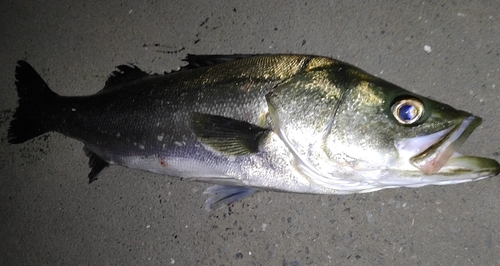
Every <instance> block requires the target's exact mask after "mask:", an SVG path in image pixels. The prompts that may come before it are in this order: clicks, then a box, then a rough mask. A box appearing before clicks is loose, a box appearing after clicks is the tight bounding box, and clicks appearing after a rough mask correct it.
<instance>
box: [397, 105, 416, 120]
mask: <svg viewBox="0 0 500 266" xmlns="http://www.w3.org/2000/svg"><path fill="white" fill-rule="evenodd" d="M414 109H415V107H414V106H413V105H409V104H405V105H402V106H401V107H399V117H400V118H401V120H404V121H410V120H412V119H413V118H415V113H414Z"/></svg>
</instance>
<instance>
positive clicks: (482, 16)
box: [0, 0, 500, 265]
mask: <svg viewBox="0 0 500 266" xmlns="http://www.w3.org/2000/svg"><path fill="white" fill-rule="evenodd" d="M0 6H1V8H0V33H1V38H0V62H2V67H1V68H0V88H1V89H0V132H1V138H0V139H1V140H0V145H1V146H0V147H1V149H0V265H44V264H45V265H500V219H499V217H500V197H499V195H500V194H499V193H500V190H499V189H500V178H499V177H496V178H491V179H487V180H483V181H479V182H474V183H467V184H461V185H453V186H429V187H424V188H419V189H390V190H384V191H380V192H375V193H369V194H361V195H349V196H317V195H297V194H286V193H276V192H264V193H258V194H256V195H254V196H252V197H250V198H247V199H245V200H244V201H243V202H238V203H236V204H234V206H232V207H230V208H223V209H220V210H218V211H214V212H210V213H209V212H206V211H205V210H204V209H203V208H204V201H205V199H206V198H207V195H202V191H203V190H204V189H205V188H206V187H207V185H206V184H203V183H195V182H187V181H179V180H176V179H173V178H170V177H166V176H160V175H155V174H151V173H145V172H141V171H137V170H130V169H126V168H123V167H119V166H113V167H110V168H109V169H108V170H106V172H105V173H104V174H103V175H102V176H101V177H100V179H99V180H98V181H97V182H95V183H92V184H91V185H89V184H87V182H88V180H87V177H86V176H87V173H88V171H89V169H88V166H87V158H86V157H85V155H84V153H83V151H82V146H83V145H82V144H81V143H79V142H77V141H75V140H72V139H68V138H65V137H63V136H61V135H59V134H56V133H51V134H48V135H45V136H43V137H40V138H37V139H35V140H33V141H29V142H27V143H24V144H21V145H11V144H9V143H7V141H6V135H7V128H8V124H9V122H10V120H11V117H12V114H13V112H14V110H15V108H16V106H17V95H16V92H15V86H14V68H15V65H16V61H17V60H19V59H24V60H27V61H28V62H30V63H31V64H32V65H33V66H34V67H35V68H36V69H37V70H38V71H39V72H40V74H41V75H42V76H43V77H44V78H45V80H46V81H47V82H48V84H49V85H50V87H51V88H52V89H53V90H55V91H56V92H57V93H60V94H63V95H85V94H93V93H95V92H97V91H99V90H100V89H101V88H102V86H103V85H104V82H105V80H106V78H107V76H108V75H109V74H110V73H111V72H112V71H113V70H114V67H115V66H117V65H120V64H124V63H133V64H136V65H137V66H139V67H140V68H142V69H144V70H146V71H151V72H157V73H161V72H163V71H168V70H171V69H175V68H176V67H178V66H179V65H181V61H180V60H181V59H182V58H183V57H184V56H185V55H186V54H187V53H193V54H232V53H307V54H317V55H325V56H331V57H334V58H338V59H341V60H343V61H347V62H349V63H351V64H354V65H357V66H359V67H361V68H362V69H365V70H367V71H368V72H371V73H373V74H376V75H377V76H379V77H382V78H384V79H387V80H389V81H391V82H393V83H396V84H398V85H401V86H402V87H405V88H407V89H409V90H412V91H414V92H417V93H419V94H422V95H424V96H430V97H432V98H434V99H437V100H440V101H443V102H446V103H448V104H450V105H452V106H456V107H460V108H461V109H464V110H468V111H471V112H472V113H474V114H476V115H479V116H481V117H483V119H484V122H483V124H482V126H481V127H479V128H478V129H477V130H476V131H475V132H474V133H473V134H472V136H471V137H470V138H469V140H468V141H467V143H466V144H465V145H464V146H463V147H462V148H461V152H462V153H467V154H474V155H478V156H485V157H491V158H495V159H497V160H499V159H500V156H499V153H500V123H499V122H498V121H499V118H498V114H499V112H498V111H499V110H500V2H499V1H497V0H489V1H486V0H483V1H465V0H458V1H453V2H452V1H429V2H428V1H410V0H405V1H389V0H387V1H383V0H382V1H309V2H305V1H293V2H292V1H290V2H288V1H262V2H261V3H256V2H253V1H241V0H239V1H126V0H122V1H115V0H109V1H26V0H23V1H10V0H4V1H2V2H1V3H0ZM426 46H428V47H427V48H428V49H425V47H426Z"/></svg>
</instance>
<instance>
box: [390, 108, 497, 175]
mask: <svg viewBox="0 0 500 266" xmlns="http://www.w3.org/2000/svg"><path fill="white" fill-rule="evenodd" d="M480 124H481V118H479V117H477V116H472V115H471V116H469V117H467V118H465V119H464V120H463V121H462V123H460V124H458V125H456V126H451V127H449V128H447V129H444V130H441V131H438V132H436V133H433V134H430V135H426V136H420V137H414V138H406V139H400V140H398V141H396V143H395V146H396V148H397V149H398V151H399V152H400V154H406V155H407V156H408V157H409V163H410V164H411V165H412V166H414V167H416V168H417V169H418V170H420V171H421V172H423V173H424V174H426V175H433V174H436V173H438V174H453V175H460V174H464V173H476V175H477V174H478V175H477V176H478V177H486V176H491V175H497V174H498V173H499V172H500V165H499V164H498V162H497V161H495V160H492V159H487V158H481V157H473V156H465V155H461V154H459V153H457V152H456V151H457V149H458V148H460V146H462V144H463V143H464V142H465V140H466V139H467V138H468V137H469V136H470V134H471V133H472V132H473V131H474V129H476V128H477V127H478V126H479V125H480ZM405 157H406V156H405Z"/></svg>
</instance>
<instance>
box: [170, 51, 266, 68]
mask: <svg viewBox="0 0 500 266" xmlns="http://www.w3.org/2000/svg"><path fill="white" fill-rule="evenodd" d="M252 56H256V55H251V54H234V55H194V54H188V55H187V56H186V58H185V59H182V61H184V62H188V64H187V65H186V66H183V67H181V69H180V70H179V71H181V70H189V69H195V68H200V67H206V66H213V65H217V64H221V63H226V62H232V61H236V60H240V59H244V58H248V57H252Z"/></svg>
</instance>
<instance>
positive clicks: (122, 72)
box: [103, 65, 150, 90]
mask: <svg viewBox="0 0 500 266" xmlns="http://www.w3.org/2000/svg"><path fill="white" fill-rule="evenodd" d="M116 68H117V70H115V71H113V73H111V75H110V76H109V78H108V80H107V81H106V85H105V86H104V89H103V90H105V89H106V88H109V87H112V86H114V85H118V84H121V83H125V82H129V81H132V80H136V79H140V78H144V77H148V76H150V74H148V73H146V72H144V71H142V70H141V69H140V68H138V67H136V66H134V65H120V66H117V67H116Z"/></svg>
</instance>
